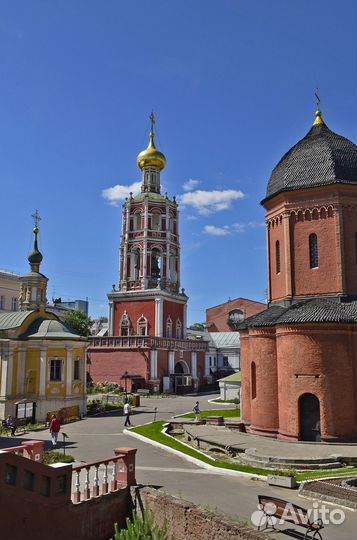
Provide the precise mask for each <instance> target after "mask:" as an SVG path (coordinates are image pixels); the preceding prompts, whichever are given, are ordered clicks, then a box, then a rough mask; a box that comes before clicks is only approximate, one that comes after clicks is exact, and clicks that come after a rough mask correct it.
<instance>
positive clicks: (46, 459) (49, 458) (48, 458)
mask: <svg viewBox="0 0 357 540" xmlns="http://www.w3.org/2000/svg"><path fill="white" fill-rule="evenodd" d="M73 461H75V459H74V457H73V456H71V455H69V454H66V455H64V454H63V453H62V452H58V451H57V450H49V451H47V452H45V453H44V455H43V463H44V464H45V465H52V463H73Z"/></svg>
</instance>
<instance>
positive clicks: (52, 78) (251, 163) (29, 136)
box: [0, 0, 357, 323]
mask: <svg viewBox="0 0 357 540" xmlns="http://www.w3.org/2000/svg"><path fill="white" fill-rule="evenodd" d="M0 15H1V16H0V50H1V56H0V69H1V77H0V149H1V150H0V156H1V157H0V182H1V192H0V193H1V213H0V223H1V230H2V235H1V252H0V268H5V269H8V270H12V271H14V272H17V273H22V272H25V271H27V268H28V266H27V259H26V257H27V254H28V251H29V249H30V247H31V243H32V219H31V214H32V213H33V212H34V210H35V209H36V208H38V210H39V212H40V214H41V216H42V221H41V224H40V226H41V231H40V249H41V250H42V252H43V254H44V262H43V265H42V271H43V273H45V274H46V275H47V276H48V277H49V279H50V281H49V293H48V297H49V299H51V297H52V295H53V294H54V295H55V296H57V297H58V296H61V297H62V299H66V300H67V299H74V298H85V297H87V296H88V298H89V301H90V312H91V315H92V316H98V315H106V314H107V302H106V293H107V292H108V291H109V290H110V288H111V285H112V284H113V283H118V268H119V259H118V249H119V242H120V229H121V201H120V200H117V201H116V204H117V206H115V205H113V202H115V201H113V200H111V201H110V200H108V196H107V198H106V197H104V196H103V193H107V194H108V193H110V192H106V191H105V190H107V189H109V188H112V187H114V186H118V185H119V186H125V187H126V188H127V186H130V185H132V184H133V183H135V182H138V181H140V171H139V169H138V168H137V165H136V156H137V154H138V153H139V152H140V151H141V150H142V149H143V148H145V147H146V146H147V142H148V132H149V125H150V123H149V118H148V117H149V114H150V112H151V110H152V109H154V110H155V112H156V117H157V123H156V127H157V146H158V147H159V148H160V150H162V151H163V152H164V153H165V155H166V158H167V167H166V169H165V170H164V172H163V174H162V183H163V184H164V189H165V190H167V191H168V192H169V195H170V196H172V195H174V194H175V195H177V196H180V197H181V199H180V200H181V201H182V202H183V204H182V205H181V273H182V283H181V285H182V286H183V287H185V289H186V292H187V294H188V295H189V296H190V302H189V322H191V323H192V322H195V321H203V320H204V318H205V309H206V308H207V307H209V306H213V305H216V304H219V303H222V302H224V301H226V300H227V299H228V298H229V297H231V298H235V297H238V296H243V297H246V298H252V299H255V300H264V297H265V289H266V284H267V272H266V266H267V263H266V249H265V229H264V227H263V226H262V224H263V223H264V211H263V209H262V208H261V207H260V206H259V202H260V200H261V199H262V198H263V197H264V194H265V188H266V184H267V181H268V179H269V175H270V173H271V171H272V169H273V167H274V166H275V165H276V163H277V162H278V161H279V159H280V158H281V157H282V155H283V154H284V153H285V152H286V151H287V150H288V149H289V148H290V147H291V146H292V145H293V144H295V143H296V142H297V141H298V140H299V139H300V138H302V137H303V136H304V135H305V134H306V132H307V131H308V130H309V128H310V126H311V124H312V122H313V120H314V112H315V97H314V91H315V88H316V87H317V86H318V87H319V89H320V94H321V108H322V111H323V114H324V118H325V121H326V123H327V125H328V126H329V127H330V128H331V129H333V130H334V131H336V132H337V133H340V134H342V135H344V136H346V137H348V138H350V139H352V140H354V141H356V131H355V127H356V112H357V111H356V103H357V102H356V26H355V21H356V6H355V2H353V1H352V0H341V1H340V2H335V1H333V0H314V1H311V0H299V2H298V1H295V2H293V1H290V2H287V1H286V0H271V1H269V2H267V1H266V0H259V1H258V0H251V1H250V2H243V1H241V0H215V1H213V0H195V1H194V2H192V1H191V2H190V1H188V0H181V1H180V2H178V1H174V0H172V1H170V2H168V1H167V0H166V1H156V0H152V1H151V2H144V1H135V0H133V1H131V2H126V1H122V0H105V1H104V2H103V1H100V0H95V1H94V0H84V1H82V0H76V1H72V2H70V1H67V2H64V1H57V0H52V1H42V0H36V1H35V0H21V1H20V0H11V1H6V0H3V1H2V2H1V6H0ZM184 185H185V188H186V191H185V190H184V189H185V188H184ZM118 191H119V194H120V193H123V192H125V189H124V188H123V189H121V190H120V189H119V190H118V188H117V191H116V193H118ZM110 203H112V204H110Z"/></svg>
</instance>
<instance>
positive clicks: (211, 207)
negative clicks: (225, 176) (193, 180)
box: [179, 189, 244, 216]
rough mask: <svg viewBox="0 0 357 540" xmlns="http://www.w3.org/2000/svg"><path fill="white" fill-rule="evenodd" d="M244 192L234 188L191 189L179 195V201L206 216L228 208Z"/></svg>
mask: <svg viewBox="0 0 357 540" xmlns="http://www.w3.org/2000/svg"><path fill="white" fill-rule="evenodd" d="M243 197H244V193H242V192H241V191H238V190H235V189H226V190H224V191H217V190H214V191H201V190H197V191H191V192H189V193H184V194H183V195H181V196H180V198H179V202H180V204H181V205H182V206H192V207H193V208H194V209H195V210H197V212H198V213H199V214H201V215H203V216H208V215H209V214H213V213H214V212H220V211H221V210H228V209H229V208H230V207H231V205H232V202H233V201H235V200H237V199H242V198H243Z"/></svg>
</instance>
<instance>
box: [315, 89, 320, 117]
mask: <svg viewBox="0 0 357 540" xmlns="http://www.w3.org/2000/svg"><path fill="white" fill-rule="evenodd" d="M315 97H316V103H317V110H318V111H319V110H320V101H321V99H320V96H319V89H318V88H316V92H315Z"/></svg>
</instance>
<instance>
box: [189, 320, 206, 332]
mask: <svg viewBox="0 0 357 540" xmlns="http://www.w3.org/2000/svg"><path fill="white" fill-rule="evenodd" d="M188 329H189V330H198V331H199V332H204V331H205V330H206V325H205V323H201V322H196V323H195V324H191V326H189V327H188Z"/></svg>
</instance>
